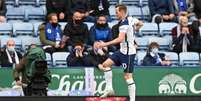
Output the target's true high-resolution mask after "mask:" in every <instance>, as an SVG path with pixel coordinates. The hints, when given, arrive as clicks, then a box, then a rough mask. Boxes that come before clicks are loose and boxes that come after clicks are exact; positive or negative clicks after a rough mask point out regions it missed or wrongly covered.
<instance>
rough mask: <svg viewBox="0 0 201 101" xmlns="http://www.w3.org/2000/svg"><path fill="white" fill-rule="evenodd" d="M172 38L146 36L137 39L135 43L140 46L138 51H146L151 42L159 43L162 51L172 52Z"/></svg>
mask: <svg viewBox="0 0 201 101" xmlns="http://www.w3.org/2000/svg"><path fill="white" fill-rule="evenodd" d="M171 38H172V37H171V36H165V37H157V36H144V37H136V38H135V41H136V43H137V44H138V48H137V49H138V50H146V49H147V47H148V45H149V44H150V43H151V42H157V43H158V44H159V45H160V50H166V51H168V50H170V49H171V45H172V39H171Z"/></svg>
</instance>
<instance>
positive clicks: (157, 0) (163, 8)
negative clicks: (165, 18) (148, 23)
mask: <svg viewBox="0 0 201 101" xmlns="http://www.w3.org/2000/svg"><path fill="white" fill-rule="evenodd" d="M149 9H150V13H151V16H152V17H153V16H154V15H155V14H161V15H169V14H171V13H173V14H174V13H175V9H174V6H173V2H172V0H149Z"/></svg>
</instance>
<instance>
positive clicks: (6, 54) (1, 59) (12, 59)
mask: <svg viewBox="0 0 201 101" xmlns="http://www.w3.org/2000/svg"><path fill="white" fill-rule="evenodd" d="M21 59H22V55H21V53H20V52H17V51H16V50H15V41H14V40H12V39H9V40H8V41H7V44H6V49H4V50H3V51H2V52H1V54H0V65H1V67H13V64H19V61H20V60H21Z"/></svg>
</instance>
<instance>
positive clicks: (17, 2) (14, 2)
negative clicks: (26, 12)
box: [6, 0, 19, 7]
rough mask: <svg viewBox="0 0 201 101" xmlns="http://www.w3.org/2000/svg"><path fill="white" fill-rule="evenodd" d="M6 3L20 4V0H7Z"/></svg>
mask: <svg viewBox="0 0 201 101" xmlns="http://www.w3.org/2000/svg"><path fill="white" fill-rule="evenodd" d="M6 5H12V6H15V7H17V6H19V0H6Z"/></svg>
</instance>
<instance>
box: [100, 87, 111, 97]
mask: <svg viewBox="0 0 201 101" xmlns="http://www.w3.org/2000/svg"><path fill="white" fill-rule="evenodd" d="M112 95H114V90H113V89H110V90H106V91H105V92H104V94H103V95H102V96H100V97H102V98H103V97H108V96H112Z"/></svg>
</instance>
